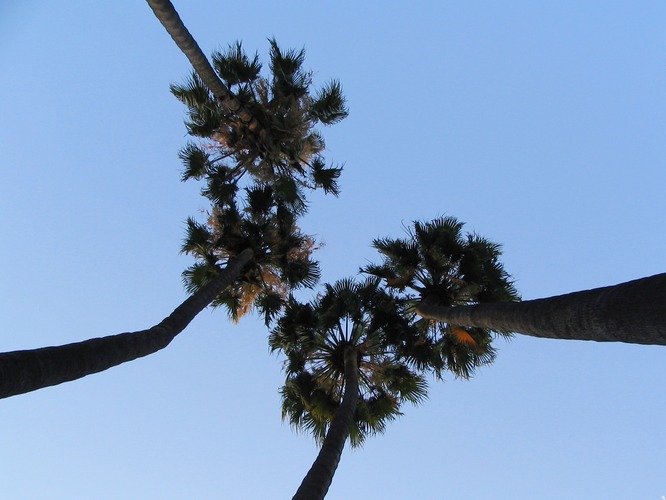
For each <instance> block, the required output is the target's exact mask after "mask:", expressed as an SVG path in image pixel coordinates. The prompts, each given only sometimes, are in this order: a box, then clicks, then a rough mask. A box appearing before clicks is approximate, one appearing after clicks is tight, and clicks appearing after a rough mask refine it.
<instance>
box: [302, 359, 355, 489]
mask: <svg viewBox="0 0 666 500" xmlns="http://www.w3.org/2000/svg"><path fill="white" fill-rule="evenodd" d="M357 404H358V359H357V353H356V349H355V348H354V347H347V348H346V350H345V393H344V396H343V397H342V402H341V403H340V407H339V408H338V409H337V411H336V412H335V416H334V417H333V421H332V422H331V426H330V427H329V428H328V432H327V433H326V438H324V444H322V446H321V450H319V455H317V459H316V460H315V461H314V463H313V464H312V467H311V468H310V470H309V471H308V473H307V475H306V476H305V478H304V479H303V482H302V483H301V485H300V486H299V488H298V491H296V494H295V495H294V497H293V498H294V500H318V499H321V498H324V496H325V495H326V492H327V491H328V488H329V486H330V485H331V481H333V475H334V474H335V469H337V468H338V463H339V462H340V456H341V455H342V450H343V448H344V446H345V441H346V440H347V438H348V437H349V432H350V430H351V427H352V424H353V423H354V415H355V413H356V405H357Z"/></svg>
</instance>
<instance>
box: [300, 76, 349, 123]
mask: <svg viewBox="0 0 666 500" xmlns="http://www.w3.org/2000/svg"><path fill="white" fill-rule="evenodd" d="M310 112H311V113H312V116H313V117H314V118H315V119H317V120H319V121H320V122H321V123H323V124H325V125H332V124H334V123H337V122H339V121H342V120H344V119H345V118H347V116H349V110H348V109H347V107H346V105H345V97H344V95H343V94H342V86H341V85H340V82H338V81H337V80H333V81H331V82H329V83H327V84H326V85H325V86H324V87H323V88H322V89H321V90H319V92H318V93H317V95H316V96H315V98H314V100H313V102H312V107H311V108H310Z"/></svg>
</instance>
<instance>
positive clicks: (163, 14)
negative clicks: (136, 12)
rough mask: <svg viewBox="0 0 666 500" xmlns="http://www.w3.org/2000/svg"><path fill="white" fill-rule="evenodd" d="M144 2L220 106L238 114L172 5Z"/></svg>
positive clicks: (158, 0) (155, 0) (162, 0)
mask: <svg viewBox="0 0 666 500" xmlns="http://www.w3.org/2000/svg"><path fill="white" fill-rule="evenodd" d="M146 1H147V2H148V5H149V6H150V8H151V9H152V10H153V12H154V13H155V17H157V19H158V20H159V22H160V23H162V26H164V28H165V29H166V30H167V33H169V35H170V36H171V38H173V41H174V42H176V45H177V46H178V48H179V49H180V50H181V52H182V53H183V54H185V57H187V58H188V59H189V61H190V63H191V64H192V67H193V68H194V71H196V72H197V74H198V75H199V76H200V77H201V79H202V80H203V82H204V83H205V84H206V87H208V88H209V89H210V91H211V92H212V93H213V94H214V95H215V97H217V99H218V100H219V101H220V103H221V104H222V106H224V107H225V108H226V109H228V110H230V111H232V112H234V113H239V112H240V110H241V107H242V105H241V103H240V101H239V100H238V99H237V98H236V96H234V94H233V93H232V92H231V91H230V90H229V89H228V88H227V86H226V85H224V83H222V80H220V78H219V77H218V76H217V73H215V70H213V67H212V66H211V65H210V63H209V62H208V59H207V58H206V55H205V54H204V53H203V51H202V50H201V48H200V47H199V44H197V42H196V40H195V39H194V37H192V35H191V34H190V32H189V31H188V30H187V28H186V27H185V24H183V21H182V20H181V19H180V16H179V15H178V12H176V9H175V8H174V6H173V4H172V3H171V2H170V1H169V0H146ZM241 119H242V120H243V121H244V122H249V121H250V117H249V116H244V117H241Z"/></svg>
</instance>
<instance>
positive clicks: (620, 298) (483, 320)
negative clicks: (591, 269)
mask: <svg viewBox="0 0 666 500" xmlns="http://www.w3.org/2000/svg"><path fill="white" fill-rule="evenodd" d="M416 311H417V312H418V313H419V314H420V315H421V316H423V317H425V318H428V319H434V320H437V321H442V322H445V323H451V324H454V325H459V326H470V327H480V328H490V329H494V330H504V331H511V332H515V333H521V334H523V335H530V336H532V337H541V338H549V339H566V340H595V341H597V342H627V343H631V344H649V345H666V273H665V274H657V275H654V276H650V277H648V278H642V279H638V280H634V281H628V282H626V283H620V284H619V285H614V286H608V287H603V288H595V289H593V290H585V291H581V292H574V293H569V294H566V295H558V296H556V297H548V298H545V299H537V300H527V301H524V302H498V303H490V304H477V305H473V306H456V307H443V306H440V305H437V304H436V303H433V302H432V301H430V300H427V299H426V300H424V301H423V302H421V303H420V304H419V305H418V306H417V308H416Z"/></svg>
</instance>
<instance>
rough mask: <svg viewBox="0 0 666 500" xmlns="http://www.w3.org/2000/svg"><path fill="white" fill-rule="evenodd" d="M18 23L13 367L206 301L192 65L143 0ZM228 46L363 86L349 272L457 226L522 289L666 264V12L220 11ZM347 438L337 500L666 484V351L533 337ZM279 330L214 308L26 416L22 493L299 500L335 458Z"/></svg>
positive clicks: (20, 432)
mask: <svg viewBox="0 0 666 500" xmlns="http://www.w3.org/2000/svg"><path fill="white" fill-rule="evenodd" d="M7 4H8V2H5V3H3V4H2V6H0V49H1V50H0V68H1V71H0V85H1V87H0V88H1V89H2V92H0V110H1V113H2V114H1V116H2V118H1V119H0V165H1V168H2V171H1V173H2V180H1V182H0V228H1V233H2V245H0V273H1V275H2V279H1V280H0V283H1V286H2V297H3V299H2V301H0V318H1V322H2V330H1V331H0V351H9V350H14V349H25V348H33V347H41V346H46V345H54V344H60V343H66V342H73V341H78V340H83V339H86V338H89V337H93V336H102V335H107V334H113V333H119V332H123V331H132V330H138V329H143V328H146V327H149V326H151V325H153V324H155V323H157V322H158V321H159V320H161V319H162V318H163V317H164V316H165V315H167V314H168V313H169V312H170V310H171V309H172V308H173V307H175V306H176V305H177V304H178V303H180V302H181V300H182V299H183V298H184V297H185V292H184V290H183V287H182V284H181V278H180V273H181V271H182V270H183V269H184V268H185V267H186V266H187V265H188V264H189V263H190V259H189V258H188V257H187V256H182V255H179V253H178V252H179V245H180V242H181V239H182V236H183V228H184V220H185V219H186V217H187V216H188V215H196V214H197V213H199V211H200V210H202V209H205V208H206V206H207V205H206V200H204V199H203V198H202V197H200V196H199V194H198V186H196V185H194V184H192V185H188V184H182V183H181V182H180V181H179V175H180V174H179V170H180V164H179V160H178V158H177V152H178V150H179V148H180V147H181V146H182V145H183V144H184V143H185V141H186V137H185V129H184V126H183V123H182V122H183V116H184V113H183V109H182V107H181V105H180V104H179V103H178V102H177V101H176V100H175V99H174V98H173V97H172V96H171V95H170V94H169V92H168V85H169V83H170V82H174V81H180V80H181V79H182V78H183V77H184V76H185V75H186V74H187V73H188V71H189V69H188V64H187V61H186V60H185V58H184V57H183V56H182V55H181V54H180V52H179V51H178V49H177V48H176V47H175V45H174V44H173V42H172V41H171V39H170V38H169V37H168V35H167V34H166V32H165V31H164V29H163V28H162V27H161V25H159V23H158V22H157V21H156V19H154V17H153V15H152V12H151V11H150V9H149V8H148V6H147V5H146V4H145V3H144V2H142V1H140V0H134V1H127V0H124V1H118V2H87V1H81V0H77V1H75V0H72V1H68V2H64V1H56V2H46V1H36V0H32V1H30V0H25V1H23V2H14V4H13V5H7ZM176 7H177V9H178V10H179V12H180V13H181V16H182V17H183V19H184V21H185V23H186V24H187V25H188V27H189V28H190V30H191V31H192V33H193V34H194V36H195V37H196V38H197V40H198V41H199V43H200V45H201V46H202V48H203V49H204V51H205V52H207V53H208V52H210V50H212V49H214V48H217V47H225V46H226V45H227V44H228V43H231V42H233V41H235V40H242V41H243V43H244V45H245V47H246V48H247V49H248V50H250V51H254V50H258V51H259V52H260V53H261V54H262V55H264V54H266V52H267V46H268V43H267V41H266V39H267V38H268V37H271V36H275V37H276V38H277V39H278V41H279V42H280V43H281V44H282V45H283V46H285V47H289V46H291V47H298V48H300V47H302V46H305V48H306V50H307V65H308V66H309V67H310V68H312V69H314V70H315V77H316V80H317V81H320V82H324V81H326V80H328V79H329V78H332V77H337V78H339V79H340V80H341V81H342V84H343V86H344V89H345V91H346V94H347V96H348V100H349V107H350V110H351V115H350V117H349V119H348V120H346V121H345V122H343V123H342V124H340V125H337V126H335V127H334V128H331V129H330V130H325V131H324V132H325V135H326V138H327V144H328V149H329V151H328V154H327V156H328V158H330V159H331V160H333V161H336V162H340V163H342V162H344V163H345V165H346V167H345V172H344V174H343V177H342V179H341V181H342V195H341V196H340V198H339V199H334V198H316V199H313V207H312V210H311V213H310V215H309V216H308V218H307V219H306V220H305V221H304V223H303V229H304V230H305V231H307V232H310V233H315V234H318V235H320V237H321V238H322V239H323V240H324V241H325V242H326V247H325V248H324V250H322V251H321V252H320V255H319V257H320V260H321V262H322V267H323V271H324V277H325V279H327V280H329V281H332V280H335V279H338V278H342V277H346V276H348V275H351V274H354V273H355V272H356V271H357V269H358V268H359V267H360V266H362V265H365V264H366V263H367V262H368V261H371V260H374V259H375V258H376V256H375V254H374V252H373V250H372V249H371V248H370V246H369V244H370V242H371V240H372V239H373V238H375V237H377V236H388V235H394V236H398V235H400V234H401V225H402V224H404V223H408V222H409V221H411V220H413V219H430V218H434V217H436V216H439V215H442V214H447V215H454V216H456V217H458V218H460V219H461V220H463V221H466V222H467V223H468V227H469V229H471V230H475V231H477V232H479V233H481V234H483V235H485V236H487V237H489V238H491V239H493V240H495V241H498V242H501V243H502V244H503V245H504V250H505V264H506V267H507V270H508V271H509V272H510V273H512V274H513V275H514V277H515V278H516V280H517V286H518V288H519V290H520V291H521V293H522V295H523V297H524V298H526V299H529V298H537V297H545V296H550V295H554V294H559V293H565V292H569V291H574V290H580V289H585V288H593V287H597V286H603V285H609V284H614V283H619V282H622V281H627V280H630V279H634V278H639V277H643V276H648V275H652V274H656V273H660V272H664V271H666V259H665V258H664V248H666V231H665V230H664V227H665V226H666V215H665V214H666V210H665V208H666V201H665V197H664V191H665V190H666V174H665V173H664V172H665V167H666V146H665V145H664V144H665V143H664V138H665V137H666V103H665V99H664V96H665V95H666V94H665V92H664V90H665V87H666V56H665V54H666V51H665V49H666V31H665V30H664V23H665V22H666V4H665V3H664V2H662V1H657V0H655V1H642V0H637V1H634V2H626V1H588V2H579V1H560V2H533V1H527V0H525V1H509V2H493V1H474V2H452V1H448V0H447V1H423V2H411V3H405V2H393V1H384V2H380V1H367V2H351V1H340V2H305V1H292V2H268V1H261V2H257V1H249V2H211V1H188V2H185V1H177V2H176ZM499 347H500V352H499V357H498V360H497V362H496V363H495V364H494V365H493V366H491V367H487V368H484V369H483V370H481V371H480V372H479V373H478V375H477V376H476V377H475V378H474V379H473V380H471V381H469V382H460V381H455V380H453V379H450V380H447V381H446V383H433V384H432V387H431V390H430V400H429V401H427V402H426V403H424V404H423V405H421V406H419V407H416V408H414V407H408V408H406V411H405V415H404V417H402V418H401V419H400V420H398V421H396V422H394V423H393V424H391V425H390V426H389V428H388V430H387V432H386V434H385V435H383V436H379V437H376V438H373V439H370V440H368V442H367V444H366V445H365V447H364V448H363V449H361V450H349V449H347V450H345V453H344V454H343V457H342V461H341V464H340V467H339V469H338V472H337V474H336V476H335V479H334V482H333V485H332V487H331V490H330V493H329V495H328V497H327V498H330V499H345V500H347V499H352V498H369V499H374V498H376V499H407V498H419V499H443V498H449V499H456V500H457V499H462V500H467V499H470V500H475V499H484V500H485V499H488V498H501V499H512V500H515V499H518V500H522V499H525V500H531V499H540V500H550V499H552V500H555V499H557V500H561V499H603V500H611V499H613V500H615V499H618V500H619V499H626V500H634V499H646V500H659V499H660V498H661V496H662V495H666V452H665V451H664V450H666V428H665V426H664V422H666V384H665V381H666V350H665V349H664V348H663V347H645V346H632V345H621V344H618V345H601V344H595V343H586V342H566V341H552V340H539V339H532V338H527V337H520V336H519V337H516V338H515V339H514V340H513V341H511V342H508V343H506V342H502V343H501V344H500V345H499ZM282 380H283V374H282V373H281V366H280V361H279V360H278V359H277V358H276V357H275V356H271V355H270V354H269V352H268V348H267V343H266V330H265V328H264V327H263V325H262V324H261V323H260V322H259V321H255V320H253V319H252V318H247V319H244V320H243V321H242V322H241V323H240V324H239V325H233V324H231V323H230V322H228V321H227V319H226V315H225V313H224V311H221V310H219V311H212V312H211V311H205V312H204V313H202V314H201V315H200V317H198V318H197V319H196V320H195V321H194V323H193V324H192V325H191V326H190V327H189V328H188V329H187V330H186V331H185V332H184V333H183V334H182V335H181V336H179V337H178V338H177V339H176V340H175V341H174V342H173V343H172V344H171V345H170V346H169V347H168V348H167V349H166V350H164V351H162V352H160V353H158V354H155V355H153V356H151V357H149V358H145V359H142V360H138V361H135V362H132V363H129V364H126V365H123V366H120V367H116V368H113V369H111V370H109V371H107V372H104V373H102V374H98V375H94V376H91V377H88V378H85V379H82V380H79V381H76V382H72V383H68V384H64V385H61V386H58V387H55V388H49V389H45V390H42V391H38V392H34V393H31V394H27V395H23V396H19V397H15V398H11V399H8V400H3V401H2V402H0V422H2V426H1V428H0V443H1V448H2V451H0V478H1V480H2V493H1V496H3V497H4V498H17V499H18V498H21V499H44V498H49V499H68V500H71V499H82V500H83V499H90V498H96V499H119V498H123V499H192V498H197V499H199V498H201V499H208V498H211V499H217V498H229V499H266V498H270V499H272V498H275V499H281V498H290V496H291V494H293V492H294V491H295V488H296V487H297V485H298V484H299V483H300V481H301V479H302V476H303V475H304V474H305V472H306V471H307V469H308V467H309V466H310V464H311V462H312V460H313V459H314V457H315V455H316V452H317V449H316V447H315V445H314V443H313V441H312V440H311V438H310V437H309V436H305V435H298V434H296V433H294V432H293V431H292V429H290V428H289V426H288V425H286V424H283V423H282V422H281V420H280V404H279V395H278V388H279V387H280V385H281V383H282Z"/></svg>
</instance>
